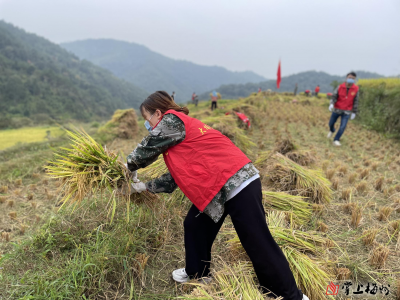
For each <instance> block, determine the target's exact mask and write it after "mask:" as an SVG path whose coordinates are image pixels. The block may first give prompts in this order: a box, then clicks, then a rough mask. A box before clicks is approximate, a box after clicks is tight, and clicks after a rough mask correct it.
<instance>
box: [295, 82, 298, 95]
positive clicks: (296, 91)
mask: <svg viewBox="0 0 400 300" xmlns="http://www.w3.org/2000/svg"><path fill="white" fill-rule="evenodd" d="M297 88H298V86H297V83H296V85H295V86H294V95H295V96H296V95H297Z"/></svg>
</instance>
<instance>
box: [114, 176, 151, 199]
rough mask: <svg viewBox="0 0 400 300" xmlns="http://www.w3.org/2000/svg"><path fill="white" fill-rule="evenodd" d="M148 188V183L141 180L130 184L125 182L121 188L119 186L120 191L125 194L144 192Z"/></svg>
mask: <svg viewBox="0 0 400 300" xmlns="http://www.w3.org/2000/svg"><path fill="white" fill-rule="evenodd" d="M137 180H138V179H137ZM146 190H147V188H146V185H145V184H144V183H143V182H141V181H140V180H138V182H135V183H130V186H129V185H128V184H124V185H122V186H121V187H120V188H118V192H119V193H120V194H122V195H124V196H128V195H132V194H133V193H139V194H140V193H141V192H144V191H146Z"/></svg>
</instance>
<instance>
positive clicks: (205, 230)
mask: <svg viewBox="0 0 400 300" xmlns="http://www.w3.org/2000/svg"><path fill="white" fill-rule="evenodd" d="M140 111H141V114H142V116H143V117H144V119H145V120H146V122H145V126H146V128H147V129H148V130H149V135H148V136H147V137H145V138H144V139H143V140H142V142H141V143H140V144H139V145H138V147H137V148H136V149H135V150H133V152H132V153H131V154H129V156H128V157H127V167H128V169H129V170H130V171H131V172H133V178H134V180H133V182H134V183H132V184H131V191H132V192H138V193H140V192H142V191H145V190H147V191H150V192H152V193H172V192H173V191H174V190H175V189H176V188H177V187H179V188H180V189H181V190H182V192H183V193H184V194H185V195H186V196H187V198H188V199H189V200H190V201H191V202H192V203H193V204H192V206H191V208H190V209H189V212H188V214H187V216H186V218H185V220H184V222H183V226H184V244H185V252H186V266H185V268H181V269H177V270H175V271H173V272H172V277H173V279H174V280H175V281H177V282H180V283H183V282H187V281H189V280H190V279H195V278H198V279H199V278H201V280H202V281H203V282H205V283H207V282H209V279H210V278H209V275H210V261H211V248H212V245H213V242H214V240H215V238H216V236H217V234H218V232H219V230H220V228H221V226H222V224H223V222H224V219H225V218H226V217H227V215H230V217H231V219H232V223H233V225H234V227H235V230H236V232H237V234H238V236H239V239H240V241H241V243H242V245H243V247H244V249H245V250H246V252H247V254H248V255H249V257H250V259H251V261H252V263H253V266H254V269H255V272H256V275H257V277H258V280H259V283H260V286H261V287H262V289H263V291H264V292H267V291H271V292H273V293H274V294H275V295H277V296H282V297H283V298H284V299H287V300H301V299H305V300H309V298H308V297H307V296H305V295H303V294H302V292H301V291H300V290H299V289H298V288H297V286H296V282H295V279H294V276H293V274H292V272H291V270H290V268H289V264H288V262H287V260H286V257H285V256H284V254H283V252H282V251H281V249H280V248H279V246H278V245H277V243H276V242H275V240H274V239H273V237H272V235H271V233H270V231H269V229H268V225H267V223H266V220H265V211H264V208H263V204H262V189H261V181H260V176H259V171H258V170H257V169H256V168H255V166H254V165H253V164H252V162H251V161H250V159H248V158H247V156H246V155H245V154H244V153H243V152H242V151H241V150H240V149H239V148H238V147H236V146H235V145H234V144H233V143H232V142H231V140H230V139H228V138H227V137H226V136H224V135H223V134H222V133H220V132H219V131H218V130H215V129H213V128H211V127H210V126H208V125H206V124H203V123H202V122H201V121H199V120H197V119H195V118H191V117H189V116H188V114H189V110H188V109H187V108H186V107H180V106H179V105H177V104H176V103H175V102H174V101H173V100H172V99H171V97H170V96H169V95H168V93H166V92H163V91H158V92H155V93H153V94H151V95H150V96H149V97H148V98H147V99H146V100H145V101H144V102H143V103H142V104H141V106H140ZM160 154H162V155H163V157H164V161H165V164H166V165H167V167H168V172H167V173H166V174H164V175H162V176H161V177H159V178H157V179H153V180H151V181H149V182H146V183H143V182H140V181H139V180H138V179H137V175H136V173H137V172H136V170H138V169H140V168H144V167H146V166H148V165H150V164H151V163H153V162H154V161H155V160H156V159H157V158H158V156H159V155H160ZM199 280H200V279H199Z"/></svg>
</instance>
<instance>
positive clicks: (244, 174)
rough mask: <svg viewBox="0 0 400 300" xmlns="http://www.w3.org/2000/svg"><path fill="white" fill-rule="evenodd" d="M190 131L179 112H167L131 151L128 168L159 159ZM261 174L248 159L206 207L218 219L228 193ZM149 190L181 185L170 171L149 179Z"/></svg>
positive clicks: (156, 190)
mask: <svg viewBox="0 0 400 300" xmlns="http://www.w3.org/2000/svg"><path fill="white" fill-rule="evenodd" d="M185 136H186V131H185V125H184V123H183V122H182V121H181V120H180V119H179V118H178V117H177V116H175V115H173V114H167V115H165V116H164V117H163V119H162V120H161V121H160V123H159V124H158V125H157V127H156V128H154V129H153V130H152V131H151V132H150V134H149V135H148V136H146V137H145V138H143V140H142V141H141V143H140V144H139V145H138V146H137V148H136V149H135V150H133V151H132V153H131V154H129V155H128V158H127V161H128V168H129V169H130V170H131V171H135V170H137V169H140V168H145V167H146V166H148V165H150V164H151V163H153V162H154V161H155V160H157V158H158V156H159V155H160V154H162V153H163V152H165V151H166V150H167V149H168V148H169V147H172V146H175V145H177V144H179V143H180V142H182V141H183V140H184V139H185ZM257 174H258V170H257V169H256V168H255V167H254V165H253V164H252V163H248V164H247V165H245V166H244V167H243V168H241V169H240V170H239V171H238V172H237V173H236V174H235V175H233V176H232V177H231V178H229V179H228V181H227V182H226V183H225V185H224V186H223V187H222V188H221V190H220V191H219V192H218V194H217V195H215V197H214V198H213V199H212V201H211V202H210V204H208V206H207V207H206V208H205V209H204V213H205V214H207V215H208V216H209V217H210V218H211V219H212V220H213V221H214V222H218V221H219V220H220V219H221V217H222V215H223V213H224V204H225V202H226V201H227V197H228V194H229V193H230V192H231V191H233V190H234V189H236V188H237V187H239V186H240V185H241V184H242V183H243V182H245V181H246V180H248V179H249V178H251V177H253V176H254V175H257ZM146 187H147V190H148V191H150V192H152V193H172V192H173V191H174V190H175V189H176V188H177V187H178V185H177V184H176V183H175V180H174V178H172V175H171V174H170V173H169V172H167V173H165V174H163V175H161V176H160V177H159V178H156V179H153V180H151V181H149V182H147V183H146Z"/></svg>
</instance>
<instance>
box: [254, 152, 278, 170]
mask: <svg viewBox="0 0 400 300" xmlns="http://www.w3.org/2000/svg"><path fill="white" fill-rule="evenodd" d="M272 154H273V152H272V151H262V152H259V153H258V157H257V159H256V161H255V162H254V165H255V166H256V167H257V168H258V169H263V168H264V167H266V166H268V159H269V158H270V157H271V156H272Z"/></svg>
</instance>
